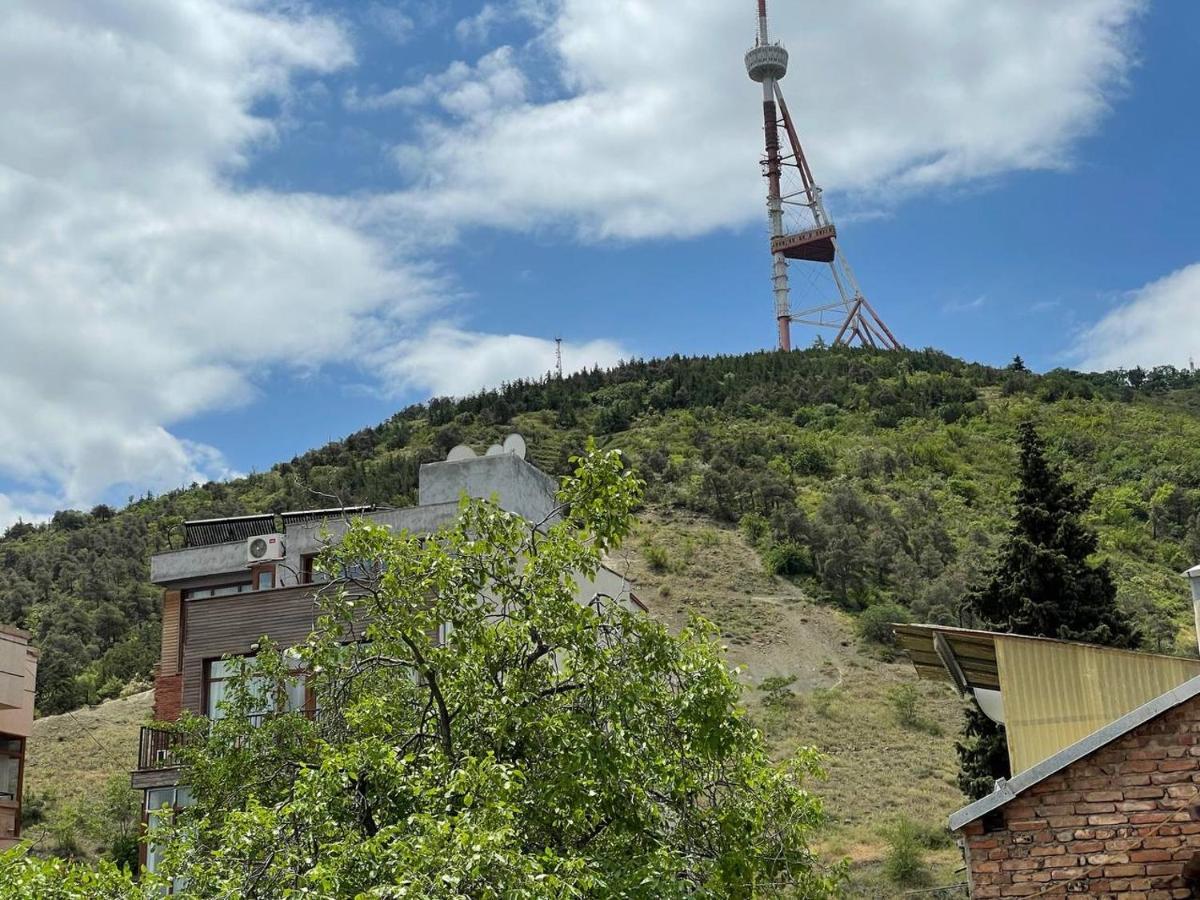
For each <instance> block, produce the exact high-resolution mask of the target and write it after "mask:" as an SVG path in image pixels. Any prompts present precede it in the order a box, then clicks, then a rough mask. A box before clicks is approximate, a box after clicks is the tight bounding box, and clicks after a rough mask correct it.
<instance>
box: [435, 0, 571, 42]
mask: <svg viewBox="0 0 1200 900" xmlns="http://www.w3.org/2000/svg"><path fill="white" fill-rule="evenodd" d="M555 3H556V0H508V2H505V3H501V4H496V3H485V4H483V6H482V7H481V8H480V10H479V12H477V13H475V15H473V16H467V17H466V18H463V19H459V20H458V22H456V23H455V25H454V36H455V37H456V38H458V40H459V41H460V42H462V43H464V44H483V43H486V42H487V40H488V39H489V38H490V37H491V36H492V32H493V30H494V29H495V28H497V27H498V26H500V25H506V24H509V23H512V22H526V23H529V24H531V25H535V26H538V27H544V26H546V25H548V24H549V23H550V22H551V21H552V19H553V9H554V5H555Z"/></svg>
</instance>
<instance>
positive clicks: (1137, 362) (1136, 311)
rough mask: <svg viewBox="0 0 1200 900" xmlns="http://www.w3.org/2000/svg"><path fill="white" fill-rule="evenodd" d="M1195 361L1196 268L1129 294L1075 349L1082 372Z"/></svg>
mask: <svg viewBox="0 0 1200 900" xmlns="http://www.w3.org/2000/svg"><path fill="white" fill-rule="evenodd" d="M1197 356H1200V263H1196V264H1194V265H1190V266H1188V267H1186V268H1183V269H1180V270H1179V271H1178V272H1174V273H1172V274H1170V275H1168V276H1167V277H1165V278H1162V279H1159V280H1158V281H1155V282H1153V283H1151V284H1148V285H1146V286H1145V287H1143V288H1141V289H1140V290H1137V291H1134V292H1133V293H1132V294H1130V295H1129V296H1128V297H1127V298H1125V300H1124V301H1122V302H1121V303H1120V304H1119V305H1118V306H1117V308H1116V309H1114V310H1112V311H1111V312H1109V313H1108V314H1107V315H1105V316H1104V317H1103V318H1101V319H1100V321H1098V322H1097V323H1096V324H1095V325H1093V326H1092V327H1091V328H1089V329H1087V330H1086V331H1085V332H1084V333H1083V335H1082V336H1081V338H1080V341H1079V346H1078V348H1077V358H1078V359H1079V360H1080V362H1079V367H1080V368H1082V369H1084V370H1086V371H1107V370H1109V369H1121V368H1133V367H1134V366H1143V367H1146V368H1150V367H1153V366H1156V365H1167V364H1170V365H1176V366H1181V367H1182V366H1186V365H1188V363H1189V360H1191V359H1192V358H1194V357H1197Z"/></svg>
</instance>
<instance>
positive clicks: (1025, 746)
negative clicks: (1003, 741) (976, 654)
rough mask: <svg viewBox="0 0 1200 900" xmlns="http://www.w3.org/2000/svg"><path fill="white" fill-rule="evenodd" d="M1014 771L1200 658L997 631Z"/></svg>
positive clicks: (1181, 674) (1162, 688) (1191, 668)
mask: <svg viewBox="0 0 1200 900" xmlns="http://www.w3.org/2000/svg"><path fill="white" fill-rule="evenodd" d="M996 661H997V663H998V667H999V670H1000V686H1001V687H1000V689H1001V691H1002V693H1003V696H1004V724H1005V728H1006V729H1007V731H1008V756H1009V761H1010V762H1011V763H1012V770H1013V774H1014V775H1015V774H1016V773H1017V772H1022V771H1024V770H1025V769H1028V768H1029V767H1030V766H1032V765H1034V764H1035V763H1038V762H1041V761H1042V760H1043V759H1045V758H1046V757H1048V756H1052V755H1053V754H1055V753H1057V752H1058V751H1059V750H1062V749H1063V748H1064V747H1069V746H1070V745H1071V744H1074V743H1075V742H1076V741H1078V740H1080V739H1081V738H1084V737H1087V735H1089V734H1091V733H1092V732H1093V731H1096V730H1097V729H1099V728H1102V727H1103V726H1105V725H1107V724H1108V723H1109V722H1112V721H1114V720H1115V719H1119V718H1120V717H1121V716H1123V715H1125V714H1126V713H1128V712H1132V711H1133V710H1134V709H1137V707H1139V706H1141V705H1142V704H1143V703H1147V702H1149V701H1150V700H1153V699H1154V698H1155V697H1157V696H1159V695H1160V694H1164V693H1166V692H1167V691H1169V690H1171V688H1174V687H1178V686H1179V685H1181V684H1183V683H1184V682H1185V681H1187V680H1188V679H1190V678H1193V677H1195V676H1196V675H1200V660H1192V659H1176V658H1173V657H1168V656H1153V655H1150V654H1146V653H1132V652H1128V651H1123V650H1108V649H1105V648H1102V647H1088V646H1084V645H1078V644H1061V643H1052V642H1049V641H1047V642H1041V641H1029V640H1021V639H1020V638H1008V637H997V638H996Z"/></svg>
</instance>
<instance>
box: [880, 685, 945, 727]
mask: <svg viewBox="0 0 1200 900" xmlns="http://www.w3.org/2000/svg"><path fill="white" fill-rule="evenodd" d="M887 699H888V704H889V705H890V706H891V707H892V711H893V712H895V714H896V721H897V722H899V723H900V724H901V725H903V726H904V727H905V728H912V729H915V730H917V731H923V732H925V733H926V734H930V735H934V736H937V735H940V734H941V733H942V728H941V726H940V725H938V723H937V722H933V721H931V720H929V719H926V718H925V717H924V716H922V715H921V693H920V691H918V690H917V688H916V685H912V684H902V685H900V686H898V687H895V688H893V689H892V690H890V691H888V696H887Z"/></svg>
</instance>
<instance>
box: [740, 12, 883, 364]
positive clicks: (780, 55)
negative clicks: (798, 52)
mask: <svg viewBox="0 0 1200 900" xmlns="http://www.w3.org/2000/svg"><path fill="white" fill-rule="evenodd" d="M787 69H788V52H787V50H786V49H785V48H784V47H783V45H782V44H779V43H774V44H772V43H771V42H770V36H769V32H768V28H767V0H758V38H757V40H756V41H755V45H754V46H753V47H752V48H751V49H750V50H749V51H748V52H747V53H746V72H747V74H748V75H749V76H750V79H751V80H752V81H755V82H758V83H759V84H761V85H762V91H763V128H764V132H765V134H766V157H765V159H764V160H763V174H764V175H765V176H766V179H767V218H768V222H769V224H770V230H771V259H772V269H771V280H772V285H773V289H774V294H775V325H776V330H777V331H778V337H779V349H780V350H791V349H792V323H793V322H798V323H800V324H803V325H813V326H816V327H818V328H836V329H837V337H836V338H835V339H834V344H854V343H858V344H861V345H863V346H869V347H883V348H885V349H889V350H895V349H898V348H899V347H900V342H899V341H897V340H896V338H895V336H894V335H893V334H892V332H891V331H890V330H889V329H888V327H887V325H885V324H884V323H883V319H881V318H880V317H879V314H878V313H877V312H876V311H875V308H874V307H873V306H871V304H870V303H869V302H868V301H867V298H866V297H865V296H863V293H862V291H861V290H860V289H859V286H858V281H857V279H855V277H854V271H853V270H852V269H851V268H850V264H849V263H848V262H847V261H846V258H845V256H844V255H843V254H842V252H841V249H840V248H839V246H838V241H837V227H836V226H835V225H834V224H833V220H832V219H830V217H829V214H828V213H827V212H826V210H825V205H824V203H823V202H822V200H821V189H820V188H819V187H818V186H817V183H816V180H815V179H814V178H813V174H812V169H811V168H810V167H809V164H808V158H807V157H806V156H805V155H804V148H803V147H802V146H801V144H800V137H799V134H798V132H797V131H796V126H795V123H794V122H793V121H792V117H791V114H790V113H789V112H788V107H787V102H786V101H785V100H784V99H783V91H782V90H781V89H780V87H779V82H780V81H781V80H782V79H783V77H784V76H785V75H787ZM781 131H782V132H783V136H784V139H785V140H786V150H787V151H789V152H784V150H783V148H782V142H781V140H780V132H781ZM785 176H786V179H787V182H788V184H787V186H786V188H785ZM785 214H786V216H787V217H786V218H785ZM790 259H796V260H803V261H806V262H814V263H824V264H826V265H828V267H829V272H830V275H831V276H832V283H833V286H834V287H835V288H836V290H837V296H836V298H831V297H821V298H819V299H818V302H817V304H816V305H813V306H810V307H808V308H806V309H800V310H793V309H792V306H791V284H790V281H789V278H788V260H790Z"/></svg>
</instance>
